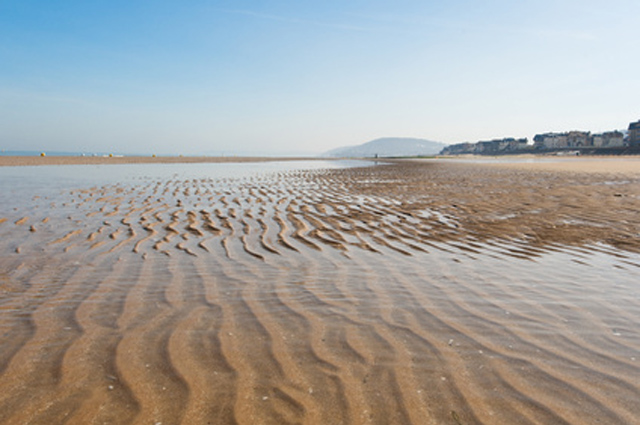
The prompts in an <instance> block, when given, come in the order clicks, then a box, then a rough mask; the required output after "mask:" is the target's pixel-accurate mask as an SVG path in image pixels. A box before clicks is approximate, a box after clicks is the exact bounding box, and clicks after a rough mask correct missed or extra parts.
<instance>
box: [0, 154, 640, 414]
mask: <svg viewBox="0 0 640 425" xmlns="http://www.w3.org/2000/svg"><path fill="white" fill-rule="evenodd" d="M46 158H47V159H49V158H51V157H46ZM37 159H40V158H37ZM2 211H3V214H5V216H4V217H0V236H1V237H0V249H1V251H0V252H2V255H1V256H0V291H1V292H0V296H1V298H0V300H1V304H0V309H1V310H0V312H1V315H0V423H2V424H26V423H30V424H31V423H32V424H40V423H42V424H45V423H46V424H52V423H67V424H86V423H101V424H102V423H117V424H123V423H132V424H159V423H162V424H180V423H182V424H234V423H238V424H255V423H264V424H286V423H305V424H369V423H376V424H408V423H414V424H454V425H460V424H464V425H467V424H596V423H599V424H602V423H607V424H634V423H637V420H638V418H639V417H640V404H638V399H640V379H639V378H640V355H639V353H640V332H639V331H638V329H639V328H640V327H639V326H638V325H639V324H640V320H639V317H640V299H639V298H638V297H637V290H638V282H639V281H640V214H638V211H640V180H639V179H638V178H637V177H636V176H635V175H634V174H621V173H618V174H615V173H613V174H599V173H577V172H572V173H564V172H563V173H560V172H555V171H548V170H530V169H527V167H519V168H517V169H514V168H510V167H509V168H502V167H494V166H487V165H478V164H459V163H449V162H446V161H444V162H428V163H422V162H401V163H397V164H393V165H378V166H376V167H368V168H353V169H339V170H316V171H300V172H287V173H280V174H278V175H271V176H260V177H252V178H244V179H235V180H232V179H224V180H212V179H204V178H203V179H199V180H194V179H189V180H181V179H178V178H170V179H167V180H148V181H144V182H141V183H138V184H135V185H133V184H124V183H118V184H114V185H105V186H103V187H95V188H90V189H89V188H79V189H77V190H72V191H70V192H66V193H64V194H62V195H60V197H58V198H55V197H54V196H53V195H52V196H51V197H50V198H48V199H44V198H37V199H33V200H32V201H30V202H27V203H26V205H25V203H24V202H22V203H19V206H18V207H17V209H15V210H14V209H11V208H4V209H3V210H2ZM30 226H31V227H30Z"/></svg>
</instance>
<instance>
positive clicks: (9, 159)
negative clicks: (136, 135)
mask: <svg viewBox="0 0 640 425" xmlns="http://www.w3.org/2000/svg"><path fill="white" fill-rule="evenodd" d="M322 160H326V158H318V157H261V156H255V157H249V156H233V157H231V156H230V157H224V156H156V157H152V156H113V157H108V156H0V167H16V166H38V165H105V164H107V165H108V164H204V163H243V162H281V161H322Z"/></svg>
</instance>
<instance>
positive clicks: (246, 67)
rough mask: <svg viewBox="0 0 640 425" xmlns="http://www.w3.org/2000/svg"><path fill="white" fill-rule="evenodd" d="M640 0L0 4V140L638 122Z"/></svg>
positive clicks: (89, 144)
mask: <svg viewBox="0 0 640 425" xmlns="http://www.w3.org/2000/svg"><path fill="white" fill-rule="evenodd" d="M637 16H640V2H637V1H631V0H611V1H607V2H604V1H595V0H587V1H577V0H553V1H551V0H541V1H536V2H509V1H506V0H495V1H490V2H482V3H480V2H470V1H451V2H435V1H418V0H405V1H394V2H390V1H366V2H365V1H360V0H358V1H353V2H338V1H333V0H332V1H328V2H321V3H300V2H293V1H266V2H262V1H255V0H252V1H234V2H231V1H202V0H196V1H192V2H189V3H188V4H186V3H181V2H173V1H159V2H150V1H137V2H124V1H120V0H116V1H110V2H104V1H100V2H81V1H77V0H70V1H64V2H53V3H52V2H44V1H42V0H36V1H14V0H10V1H5V2H2V3H0V63H1V64H2V66H0V149H4V150H55V151H85V152H90V151H99V152H109V151H113V152H122V153H156V154H160V155H162V154H185V155H189V154H195V155H200V154H207V153H227V154H241V153H247V154H268V153H272V154H303V153H308V154H317V153H321V152H325V151H328V150H330V149H333V148H337V147H341V146H347V145H357V144H361V143H364V142H367V141H369V140H373V139H377V138H380V137H389V136H392V137H416V138H424V139H429V140H434V141H441V142H445V143H458V142H462V141H477V140H484V139H491V138H497V137H507V136H512V137H529V138H531V137H532V136H533V135H534V134H535V133H538V132H546V131H566V130H573V129H580V130H589V131H594V132H598V131H607V130H614V129H623V128H626V126H627V125H628V123H629V122H631V121H636V120H638V119H640V104H639V103H638V101H637V95H638V93H640V75H639V74H638V70H639V69H640V58H639V57H638V55H637V54H636V51H637V46H636V44H637V41H638V40H640V25H638V24H637Z"/></svg>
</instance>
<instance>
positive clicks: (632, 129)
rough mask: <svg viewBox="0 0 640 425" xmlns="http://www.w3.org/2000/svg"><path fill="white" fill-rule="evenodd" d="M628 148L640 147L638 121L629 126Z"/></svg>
mask: <svg viewBox="0 0 640 425" xmlns="http://www.w3.org/2000/svg"><path fill="white" fill-rule="evenodd" d="M629 146H640V120H638V121H636V122H632V123H631V124H629Z"/></svg>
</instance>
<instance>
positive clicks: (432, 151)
mask: <svg viewBox="0 0 640 425" xmlns="http://www.w3.org/2000/svg"><path fill="white" fill-rule="evenodd" d="M445 146H447V145H446V144H445V143H441V142H434V141H431V140H426V139H411V138H406V137H385V138H382V139H376V140H372V141H370V142H367V143H364V144H362V145H358V146H346V147H342V148H337V149H333V150H330V151H329V152H325V153H324V156H331V157H374V156H376V155H378V156H379V157H385V156H386V157H389V156H417V155H436V154H438V153H439V152H440V151H441V150H442V149H443V148H444V147H445Z"/></svg>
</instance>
